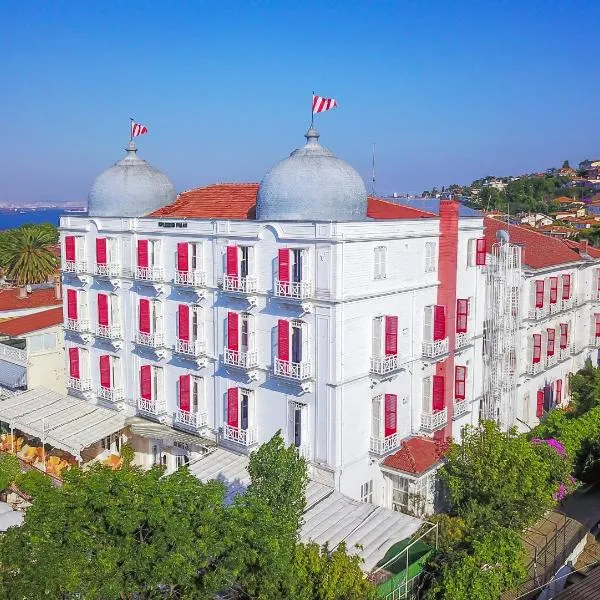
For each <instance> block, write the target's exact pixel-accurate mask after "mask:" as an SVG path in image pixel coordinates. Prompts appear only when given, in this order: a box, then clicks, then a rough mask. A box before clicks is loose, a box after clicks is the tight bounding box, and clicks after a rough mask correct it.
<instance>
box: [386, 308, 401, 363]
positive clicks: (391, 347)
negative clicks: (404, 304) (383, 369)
mask: <svg viewBox="0 0 600 600" xmlns="http://www.w3.org/2000/svg"><path fill="white" fill-rule="evenodd" d="M395 354H398V317H392V316H387V317H386V318H385V355H386V356H393V355H395Z"/></svg>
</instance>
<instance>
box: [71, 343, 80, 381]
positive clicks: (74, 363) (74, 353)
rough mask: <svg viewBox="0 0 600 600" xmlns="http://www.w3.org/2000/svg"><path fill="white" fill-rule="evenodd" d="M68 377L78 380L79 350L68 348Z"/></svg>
mask: <svg viewBox="0 0 600 600" xmlns="http://www.w3.org/2000/svg"><path fill="white" fill-rule="evenodd" d="M69 376H70V377H72V378H73V379H79V348H69Z"/></svg>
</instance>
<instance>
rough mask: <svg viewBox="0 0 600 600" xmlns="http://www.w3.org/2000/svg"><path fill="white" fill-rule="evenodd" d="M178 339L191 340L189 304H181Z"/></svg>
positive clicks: (178, 317)
mask: <svg viewBox="0 0 600 600" xmlns="http://www.w3.org/2000/svg"><path fill="white" fill-rule="evenodd" d="M177 339H179V340H182V341H184V342H189V340H190V307H189V306H188V305H187V304H180V305H179V309H178V310H177Z"/></svg>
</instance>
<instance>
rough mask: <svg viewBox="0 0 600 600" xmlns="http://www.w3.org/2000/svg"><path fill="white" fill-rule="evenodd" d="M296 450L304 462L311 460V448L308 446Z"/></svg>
mask: <svg viewBox="0 0 600 600" xmlns="http://www.w3.org/2000/svg"><path fill="white" fill-rule="evenodd" d="M296 450H298V454H299V455H300V456H301V457H302V458H303V459H304V460H310V447H309V446H308V445H307V444H302V445H300V446H296Z"/></svg>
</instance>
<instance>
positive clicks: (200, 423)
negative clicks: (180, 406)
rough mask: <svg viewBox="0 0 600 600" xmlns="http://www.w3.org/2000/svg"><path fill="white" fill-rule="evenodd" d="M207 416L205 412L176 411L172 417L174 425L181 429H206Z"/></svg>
mask: <svg viewBox="0 0 600 600" xmlns="http://www.w3.org/2000/svg"><path fill="white" fill-rule="evenodd" d="M207 423H208V415H207V413H205V412H189V411H186V410H176V411H175V415H174V424H175V425H176V426H177V425H179V426H181V427H190V428H191V429H200V428H202V427H206V424H207Z"/></svg>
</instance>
